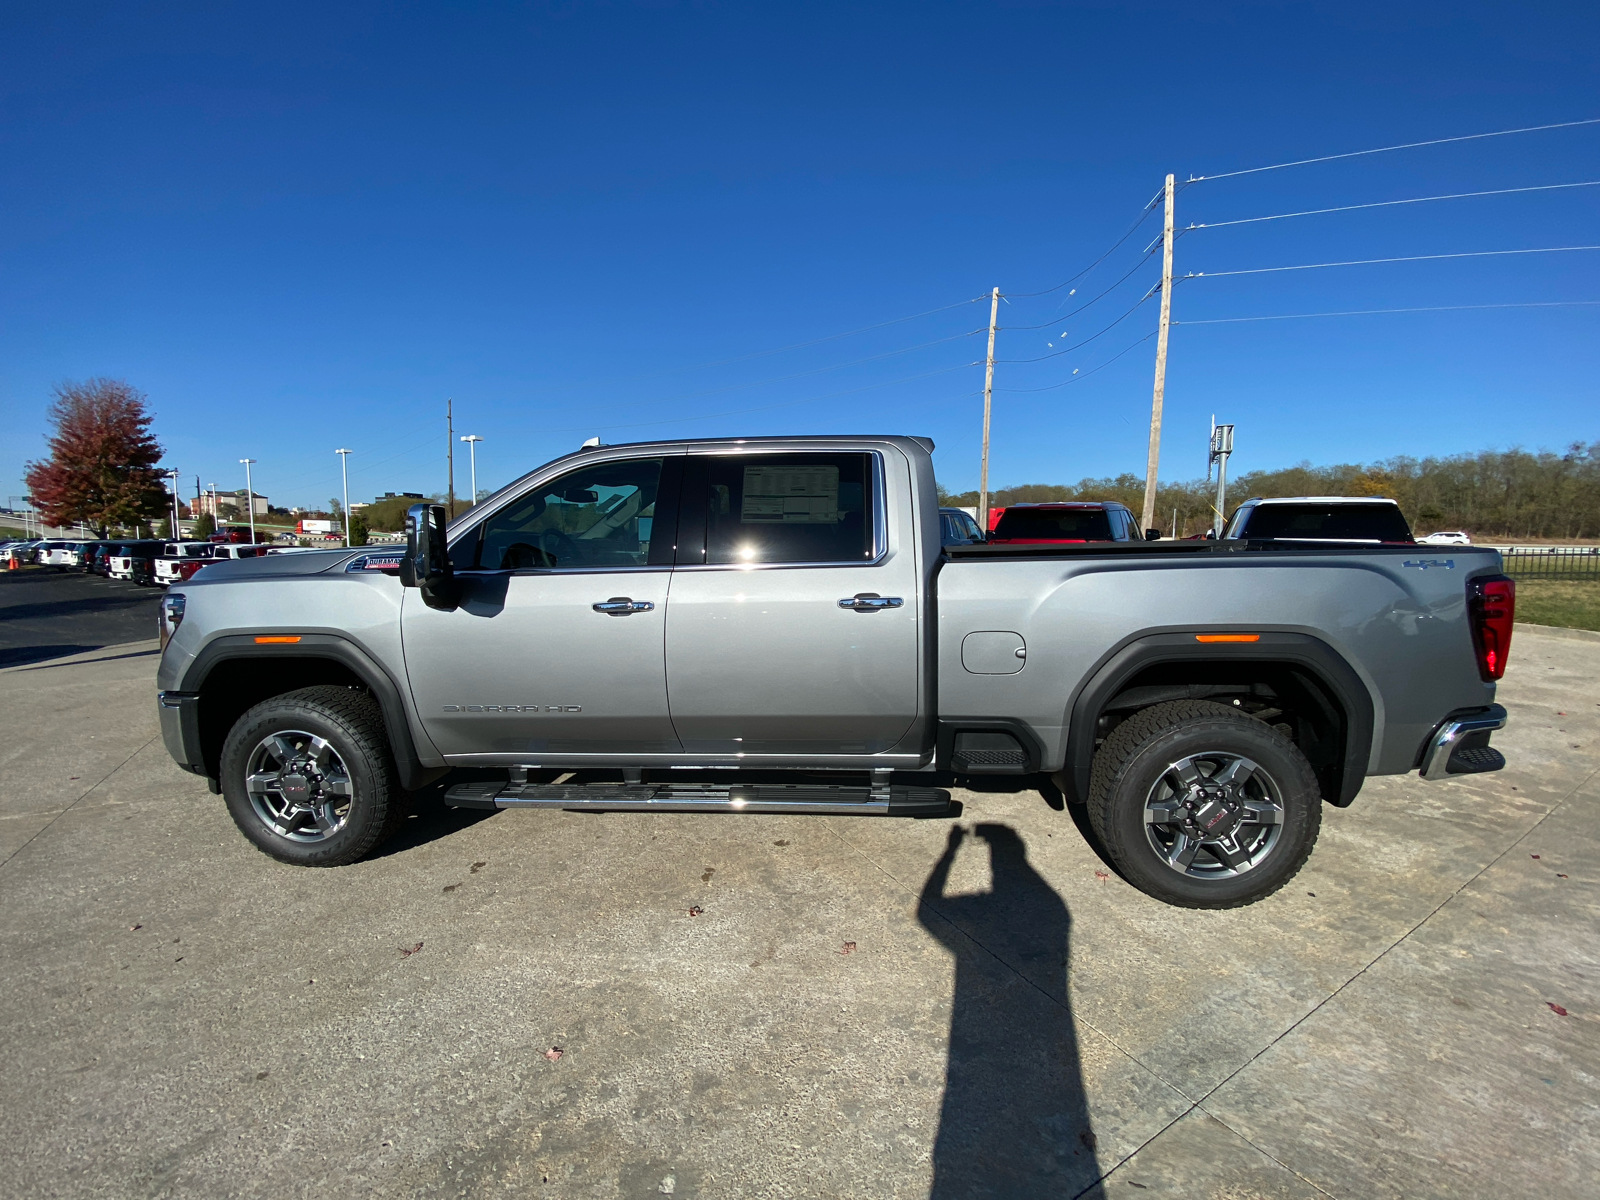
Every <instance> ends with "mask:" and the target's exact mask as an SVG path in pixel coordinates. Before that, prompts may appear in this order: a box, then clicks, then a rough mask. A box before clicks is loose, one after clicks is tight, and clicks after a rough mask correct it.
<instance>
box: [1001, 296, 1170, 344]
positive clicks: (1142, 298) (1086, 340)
mask: <svg viewBox="0 0 1600 1200" xmlns="http://www.w3.org/2000/svg"><path fill="white" fill-rule="evenodd" d="M1156 291H1157V289H1156V288H1151V289H1150V290H1149V291H1148V292H1146V293H1145V294H1144V295H1142V296H1140V297H1139V299H1138V300H1136V301H1134V304H1133V307H1132V308H1130V309H1129V310H1128V311H1127V312H1125V313H1123V314H1122V315H1121V316H1120V317H1118V318H1117V319H1116V320H1115V321H1113V322H1111V324H1109V325H1107V326H1106V327H1105V328H1104V329H1102V330H1100V332H1099V333H1091V334H1090V335H1089V336H1088V337H1086V338H1084V339H1083V341H1081V342H1078V343H1076V344H1074V345H1071V346H1068V347H1066V348H1065V349H1064V350H1057V351H1056V352H1055V353H1053V354H1041V355H1040V356H1039V357H1038V358H997V359H995V362H997V363H1036V362H1044V361H1045V360H1046V359H1048V358H1060V357H1061V356H1062V355H1063V354H1071V353H1072V352H1073V351H1074V350H1079V349H1082V348H1083V347H1084V346H1087V345H1088V344H1089V343H1090V342H1092V341H1094V340H1095V339H1096V338H1097V337H1099V336H1101V334H1106V333H1110V332H1111V331H1112V330H1113V329H1115V328H1116V327H1117V326H1118V325H1121V324H1122V323H1123V322H1124V321H1126V320H1127V319H1128V318H1129V317H1131V316H1133V314H1134V313H1135V312H1136V311H1137V310H1138V308H1139V306H1140V305H1141V304H1143V303H1144V302H1145V301H1146V300H1148V299H1150V297H1151V296H1154V295H1155V294H1156Z"/></svg>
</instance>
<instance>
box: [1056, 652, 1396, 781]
mask: <svg viewBox="0 0 1600 1200" xmlns="http://www.w3.org/2000/svg"><path fill="white" fill-rule="evenodd" d="M1214 632H1216V631H1215V628H1214V627H1207V629H1206V630H1175V631H1164V632H1161V633H1151V634H1145V635H1143V636H1140V637H1137V638H1134V639H1131V640H1130V641H1128V642H1126V643H1124V644H1123V645H1122V646H1120V647H1118V648H1117V649H1115V650H1114V651H1112V653H1111V654H1110V655H1109V656H1108V657H1107V658H1106V659H1105V660H1104V661H1103V662H1102V663H1101V665H1100V666H1099V667H1098V668H1097V669H1096V670H1095V671H1094V673H1093V674H1092V675H1090V677H1089V679H1088V681H1087V682H1086V683H1085V684H1084V685H1083V686H1082V687H1081V688H1080V689H1079V690H1078V692H1077V694H1076V695H1075V696H1074V697H1073V699H1072V701H1071V704H1070V706H1069V708H1068V710H1067V744H1066V761H1065V763H1064V765H1063V768H1062V771H1061V774H1060V775H1059V776H1058V777H1057V782H1058V784H1059V785H1060V786H1061V789H1062V791H1063V792H1065V793H1066V794H1067V796H1068V798H1069V799H1073V800H1077V801H1083V800H1086V799H1087V797H1088V795H1089V777H1090V772H1091V768H1092V764H1093V762H1094V755H1095V750H1096V747H1097V742H1098V740H1099V734H1100V727H1101V718H1102V717H1104V716H1107V714H1108V712H1111V711H1113V707H1112V706H1113V703H1114V702H1118V701H1122V702H1123V703H1121V704H1119V705H1118V709H1122V708H1127V709H1128V710H1129V711H1138V710H1139V709H1142V708H1146V707H1149V706H1150V705H1153V704H1159V703H1162V702H1164V701H1166V700H1171V699H1176V698H1180V694H1179V693H1177V692H1176V691H1175V689H1178V688H1187V689H1191V690H1188V691H1186V692H1183V693H1182V695H1186V696H1189V697H1192V698H1207V697H1209V698H1215V697H1216V696H1218V695H1230V694H1234V693H1236V692H1238V691H1239V690H1240V689H1241V688H1245V689H1248V687H1249V686H1252V685H1254V684H1261V685H1265V686H1268V687H1272V686H1275V685H1276V686H1284V685H1285V683H1286V681H1287V683H1288V686H1290V687H1292V688H1297V689H1302V694H1301V700H1302V703H1303V704H1304V705H1305V707H1306V710H1307V711H1306V713H1305V714H1304V717H1305V720H1306V721H1307V722H1308V723H1309V725H1310V727H1311V729H1312V731H1313V732H1314V734H1315V736H1316V737H1318V738H1319V739H1322V738H1325V739H1327V740H1328V744H1327V745H1325V746H1323V747H1322V751H1321V752H1320V753H1319V754H1317V755H1311V754H1308V757H1309V758H1312V761H1313V767H1314V769H1316V771H1317V778H1318V782H1319V783H1320V784H1321V786H1322V791H1323V796H1324V798H1325V799H1326V800H1328V802H1329V803H1331V804H1334V805H1337V806H1338V807H1340V808H1343V807H1346V806H1348V805H1349V804H1350V802H1351V801H1353V800H1354V799H1355V797H1356V794H1357V793H1358V792H1359V791H1360V790H1361V785H1362V784H1363V783H1364V782H1365V780H1366V774H1367V764H1368V761H1369V757H1370V755H1371V752H1372V740H1373V736H1374V729H1375V716H1374V713H1375V708H1374V705H1373V701H1372V695H1371V693H1370V692H1369V690H1368V689H1367V686H1366V685H1365V684H1364V683H1363V682H1362V680H1361V677H1360V676H1359V675H1357V674H1356V672H1355V670H1354V668H1352V667H1351V666H1350V664H1349V663H1348V662H1347V661H1346V660H1345V659H1344V657H1343V656H1342V655H1341V654H1339V652H1338V651H1336V650H1335V649H1334V648H1333V647H1331V646H1329V645H1328V644H1327V643H1326V642H1324V641H1322V640H1321V639H1320V638H1316V637H1312V636H1311V635H1309V634H1303V633H1291V632H1263V633H1260V634H1252V635H1251V636H1255V637H1256V638H1257V640H1255V641H1252V642H1223V643H1216V642H1211V643H1202V642H1199V641H1197V640H1196V638H1197V634H1198V633H1207V634H1209V633H1214ZM1156 680H1159V681H1160V682H1159V683H1157V682H1155V681H1156ZM1136 688H1143V689H1147V690H1148V692H1149V694H1148V695H1147V696H1144V697H1141V696H1139V695H1137V694H1136V693H1135V692H1134V689H1136ZM1194 689H1198V690H1194ZM1319 760H1320V761H1319Z"/></svg>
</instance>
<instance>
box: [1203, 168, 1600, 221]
mask: <svg viewBox="0 0 1600 1200" xmlns="http://www.w3.org/2000/svg"><path fill="white" fill-rule="evenodd" d="M1581 187H1600V179H1590V180H1586V181H1585V182H1583V183H1545V184H1540V185H1539V186H1538V187H1515V188H1495V189H1493V190H1492V191H1487V192H1452V193H1451V194H1449V195H1447V196H1415V197H1413V198H1412V199H1410V200H1376V201H1374V202H1373V203H1371V204H1342V205H1340V206H1339V207H1338V208H1308V209H1307V210H1306V211H1304V212H1291V213H1274V214H1273V215H1272V216H1270V217H1243V218H1241V219H1240V220H1237V221H1205V222H1201V223H1200V224H1198V225H1190V226H1189V227H1188V228H1187V229H1185V230H1184V232H1185V233H1187V232H1188V231H1189V230H1190V229H1222V228H1225V227H1226V226H1229V225H1254V224H1256V223H1257V222H1259V221H1282V220H1285V219H1287V218H1289V217H1320V216H1322V215H1323V214H1325V213H1341V212H1355V211H1356V210H1357V209H1362V208H1390V207H1393V206H1394V205H1396V204H1426V203H1427V202H1428V201H1430V200H1467V199H1470V198H1472V197H1474V196H1510V195H1514V194H1516V193H1518V192H1554V191H1559V190H1560V189H1562V188H1581Z"/></svg>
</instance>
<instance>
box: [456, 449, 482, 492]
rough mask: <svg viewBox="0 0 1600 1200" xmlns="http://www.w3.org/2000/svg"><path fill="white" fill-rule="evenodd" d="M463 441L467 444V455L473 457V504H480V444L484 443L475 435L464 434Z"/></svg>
mask: <svg viewBox="0 0 1600 1200" xmlns="http://www.w3.org/2000/svg"><path fill="white" fill-rule="evenodd" d="M461 440H462V441H463V442H465V443H466V444H467V453H468V454H469V455H471V457H472V504H473V505H476V504H477V503H478V443H479V442H481V441H483V439H482V438H481V437H479V436H478V435H477V434H475V433H464V434H462V435H461Z"/></svg>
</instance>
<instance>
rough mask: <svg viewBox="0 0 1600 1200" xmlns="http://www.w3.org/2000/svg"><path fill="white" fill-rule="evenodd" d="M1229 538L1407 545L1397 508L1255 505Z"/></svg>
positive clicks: (1406, 531) (1408, 531) (1407, 532)
mask: <svg viewBox="0 0 1600 1200" xmlns="http://www.w3.org/2000/svg"><path fill="white" fill-rule="evenodd" d="M1242 515H1243V517H1244V520H1243V522H1242V528H1241V524H1240V523H1238V522H1237V521H1236V524H1235V527H1234V531H1233V532H1232V533H1231V534H1230V535H1229V536H1231V537H1243V538H1252V539H1262V540H1278V541H1346V542H1410V541H1411V540H1412V538H1411V527H1410V526H1409V525H1407V524H1406V519H1405V517H1404V515H1402V514H1401V512H1400V506H1399V505H1397V504H1258V505H1256V506H1255V507H1254V508H1250V509H1246V510H1245V512H1244V513H1243V514H1242Z"/></svg>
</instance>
